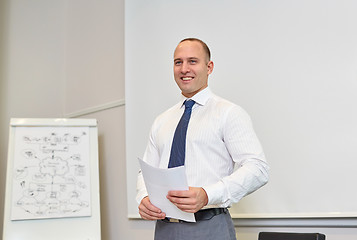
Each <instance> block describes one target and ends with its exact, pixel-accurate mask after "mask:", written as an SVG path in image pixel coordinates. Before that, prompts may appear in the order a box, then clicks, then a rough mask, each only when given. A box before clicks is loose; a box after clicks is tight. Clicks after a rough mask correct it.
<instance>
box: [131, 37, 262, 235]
mask: <svg viewBox="0 0 357 240" xmlns="http://www.w3.org/2000/svg"><path fill="white" fill-rule="evenodd" d="M210 58H211V54H210V50H209V48H208V47H207V45H206V44H205V43H204V42H203V41H201V40H199V39H196V38H187V39H184V40H182V41H181V42H180V43H179V44H178V46H177V47H176V49H175V52H174V78H175V81H176V83H177V85H178V87H179V88H180V90H181V94H182V99H181V101H180V102H179V103H178V104H176V105H175V106H173V107H171V108H170V109H168V110H167V111H165V112H164V113H162V114H161V115H159V116H158V117H157V118H156V120H155V122H154V124H153V126H152V129H151V135H150V139H149V142H148V145H147V148H146V151H145V154H144V161H145V162H147V163H149V164H150V165H152V166H155V167H160V168H168V167H175V166H180V165H185V168H186V175H187V181H188V184H189V186H190V187H189V190H187V191H174V190H172V191H169V192H168V193H167V198H168V199H169V200H170V201H171V202H172V203H173V204H174V205H175V206H176V207H178V208H179V209H181V210H182V211H186V212H190V213H195V218H196V223H189V222H185V221H181V220H178V219H172V218H166V215H165V213H164V212H162V211H161V209H159V208H157V207H156V206H154V205H153V204H152V203H151V202H150V199H149V197H148V194H147V191H146V188H145V184H144V180H143V177H142V175H141V173H139V176H138V184H137V201H138V203H140V204H139V213H140V215H141V217H142V218H143V219H147V220H156V227H155V239H160V240H163V239H170V240H175V239H177V240H178V239H180V240H181V239H182V240H183V239H185V240H186V239H204V240H209V239H214V240H217V239H222V240H226V239H227V240H232V239H236V237H235V230H234V226H233V222H232V219H231V216H230V214H229V211H228V209H227V208H229V207H230V206H231V205H232V203H236V202H238V201H239V200H240V199H242V197H244V196H246V195H248V194H250V193H252V192H254V191H255V190H257V189H258V188H260V187H261V186H263V185H264V184H265V183H266V182H267V181H268V166H267V164H266V160H265V156H264V153H263V150H262V147H261V145H260V143H259V140H258V138H257V136H256V134H255V132H254V129H253V127H252V123H251V120H250V117H249V116H248V114H247V113H246V112H245V111H244V110H243V109H242V108H241V107H239V106H237V105H235V104H233V103H231V102H229V101H227V100H225V99H223V98H220V97H218V96H216V95H214V94H213V93H212V92H211V90H210V89H209V87H208V77H209V75H210V74H211V73H212V71H213V67H214V64H213V62H212V61H211V59H210ZM235 166H237V167H236V168H234V167H235ZM234 169H236V170H234Z"/></svg>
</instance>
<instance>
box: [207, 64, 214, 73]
mask: <svg viewBox="0 0 357 240" xmlns="http://www.w3.org/2000/svg"><path fill="white" fill-rule="evenodd" d="M213 67H214V64H213V62H212V61H209V62H208V64H207V70H208V71H207V74H208V75H210V74H211V73H212V71H213Z"/></svg>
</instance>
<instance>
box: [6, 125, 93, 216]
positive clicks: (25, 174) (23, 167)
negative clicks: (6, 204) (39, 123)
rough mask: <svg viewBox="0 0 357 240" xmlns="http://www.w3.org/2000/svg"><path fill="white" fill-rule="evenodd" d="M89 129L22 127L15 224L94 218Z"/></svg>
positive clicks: (17, 158) (18, 133)
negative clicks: (21, 221) (69, 218)
mask: <svg viewBox="0 0 357 240" xmlns="http://www.w3.org/2000/svg"><path fill="white" fill-rule="evenodd" d="M88 133H89V129H88V127H19V128H17V129H16V132H15V139H16V141H15V153H14V156H15V159H14V175H13V176H14V177H13V194H12V199H13V200H12V202H13V204H12V212H11V217H12V218H11V219H12V220H24V219H39V218H62V217H79V216H90V215H91V206H90V189H91V188H90V172H89V170H90V169H89V166H90V165H89V164H90V163H89V136H88Z"/></svg>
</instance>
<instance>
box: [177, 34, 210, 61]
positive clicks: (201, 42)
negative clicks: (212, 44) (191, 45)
mask: <svg viewBox="0 0 357 240" xmlns="http://www.w3.org/2000/svg"><path fill="white" fill-rule="evenodd" d="M185 41H195V42H199V43H200V44H201V46H202V47H203V50H204V51H205V53H206V55H207V58H208V61H211V51H210V50H209V48H208V46H207V44H206V43H205V42H204V41H202V40H201V39H198V38H185V39H183V40H181V41H180V43H182V42H185ZM180 43H179V44H180Z"/></svg>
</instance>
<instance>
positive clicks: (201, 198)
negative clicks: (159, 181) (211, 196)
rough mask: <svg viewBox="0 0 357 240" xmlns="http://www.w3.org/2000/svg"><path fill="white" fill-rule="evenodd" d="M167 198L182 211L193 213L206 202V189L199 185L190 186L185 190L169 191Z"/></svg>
mask: <svg viewBox="0 0 357 240" xmlns="http://www.w3.org/2000/svg"><path fill="white" fill-rule="evenodd" d="M167 199H169V200H170V202H172V203H173V204H175V206H176V207H178V208H179V209H181V210H182V211H185V212H189V213H195V212H197V211H198V210H200V209H201V208H202V207H204V206H206V205H207V203H208V197H207V193H206V191H205V190H204V189H203V188H201V187H190V189H189V190H186V191H169V192H168V194H167Z"/></svg>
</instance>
